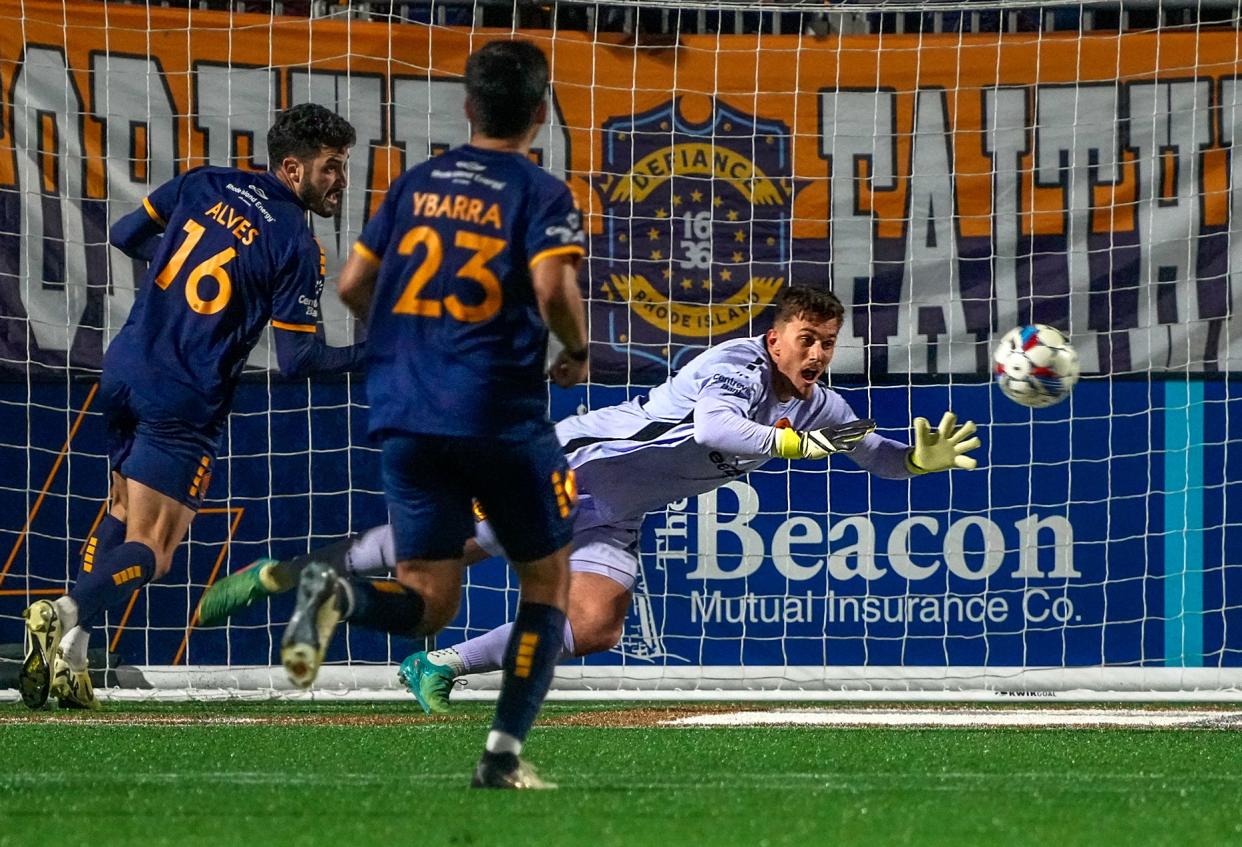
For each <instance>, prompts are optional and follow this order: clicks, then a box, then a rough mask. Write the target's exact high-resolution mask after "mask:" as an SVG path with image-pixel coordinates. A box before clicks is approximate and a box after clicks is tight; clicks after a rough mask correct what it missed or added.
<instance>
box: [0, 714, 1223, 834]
mask: <svg viewBox="0 0 1242 847" xmlns="http://www.w3.org/2000/svg"><path fill="white" fill-rule="evenodd" d="M616 708H617V707H616V706H610V707H602V706H581V705H558V704H550V705H548V706H547V707H546V708H545V711H544V718H545V720H547V721H550V722H551V723H552V724H554V725H550V726H541V727H537V728H536V731H535V734H533V735H532V738H531V740H530V742H529V743H528V746H527V751H528V752H529V754H530V759H531V760H532V761H533V762H535V763H536V764H537V765H538V766H539V769H540V771H541V773H542V774H543V775H545V776H546V777H549V778H551V779H554V780H556V781H558V782H560V783H561V786H562V787H561V790H559V791H550V792H478V791H470V790H468V789H467V788H466V787H465V786H466V783H467V781H468V776H469V772H470V769H471V766H472V765H473V763H474V760H475V758H476V756H477V754H478V751H479V748H480V745H481V743H482V739H483V736H484V733H485V731H486V728H487V725H488V721H489V716H490V712H491V707H490V706H488V705H485V704H463V705H462V706H460V707H459V709H458V711H457V713H456V714H455V715H453V716H451V717H450V718H449V719H441V720H431V719H427V718H424V717H423V716H422V714H421V712H418V711H417V709H416V708H415V707H413V706H410V707H405V706H402V705H393V704H384V705H358V706H348V707H340V706H318V705H304V706H303V705H284V704H266V703H251V704H218V705H217V704H212V705H202V704H187V705H178V706H157V705H142V706H130V705H124V704H111V705H110V708H109V713H110V714H111V715H113V716H126V717H128V718H132V719H133V721H134V722H130V723H124V722H117V723H109V724H100V723H97V722H93V721H91V722H87V723H83V722H82V721H81V717H80V716H78V715H65V714H63V713H62V714H59V715H58V714H55V713H46V714H41V715H38V716H36V722H22V721H24V719H25V718H26V716H28V715H29V713H27V712H25V711H24V710H23V709H22V708H21V707H20V706H14V705H4V706H0V762H3V768H2V769H0V845H4V847H8V845H22V847H26V845H36V844H57V845H60V844H66V845H69V844H75V845H76V844H83V845H97V844H135V845H143V847H147V845H160V844H169V845H197V844H203V845H206V844H211V845H230V844H239V845H240V844H247V845H251V844H253V845H262V844H307V845H310V844H332V845H361V844H377V845H411V847H414V845H419V847H421V845H439V844H444V845H489V844H506V845H515V847H517V845H527V844H537V845H549V847H550V845H589V847H604V845H613V844H627V845H652V847H672V845H681V844H686V845H708V847H732V845H765V844H766V845H778V844H791V845H798V846H799V847H812V846H813V845H820V844H832V845H835V844H843V845H855V844H857V845H890V844H998V845H1000V844H1003V845H1012V844H1032V845H1035V844H1038V845H1042V847H1065V845H1071V844H1090V845H1107V844H1121V845H1137V844H1170V845H1174V844H1175V845H1216V844H1231V843H1232V844H1242V806H1240V802H1242V791H1240V789H1242V733H1240V732H1238V731H1236V730H1140V731H1134V730H1115V729H1109V730H1083V729H1073V730H1048V729H1039V730H1033V729H1023V730H1013V729H1008V730H996V729H992V730H979V729H965V730H962V729H935V730H914V729H807V728H712V729H702V728H696V729H685V728H668V727H657V726H650V727H640V728H632V727H631V728H609V727H603V726H580V725H573V724H574V723H575V722H585V723H598V722H600V720H599V719H602V720H603V722H608V720H609V716H608V712H607V711H605V710H606V709H607V710H615V709H616ZM87 717H88V719H89V718H90V717H91V716H87ZM273 717H274V718H278V719H280V720H277V721H274V722H267V721H268V719H269V718H273ZM239 719H240V720H242V721H262V722H255V723H248V722H233V723H229V722H228V721H237V720H239ZM161 720H168V721H176V723H169V724H156V723H154V722H155V721H161Z"/></svg>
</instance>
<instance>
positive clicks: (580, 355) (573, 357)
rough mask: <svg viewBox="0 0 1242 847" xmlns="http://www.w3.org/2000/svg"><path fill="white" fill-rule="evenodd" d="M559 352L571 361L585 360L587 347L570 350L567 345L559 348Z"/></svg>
mask: <svg viewBox="0 0 1242 847" xmlns="http://www.w3.org/2000/svg"><path fill="white" fill-rule="evenodd" d="M561 354H562V355H564V357H565V358H566V359H569V361H571V362H585V361H586V360H587V348H586V347H583V348H582V349H581V350H570V349H569V348H568V347H566V348H564V349H563V350H561Z"/></svg>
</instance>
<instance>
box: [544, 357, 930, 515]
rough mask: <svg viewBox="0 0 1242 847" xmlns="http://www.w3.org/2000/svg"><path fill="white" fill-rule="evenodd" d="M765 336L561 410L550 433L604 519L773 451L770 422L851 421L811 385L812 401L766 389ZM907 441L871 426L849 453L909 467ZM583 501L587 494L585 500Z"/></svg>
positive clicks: (682, 492)
mask: <svg viewBox="0 0 1242 847" xmlns="http://www.w3.org/2000/svg"><path fill="white" fill-rule="evenodd" d="M772 372H773V365H772V360H771V359H770V358H769V356H768V352H767V345H766V343H765V340H764V336H757V337H754V338H739V339H735V340H733V341H726V342H724V343H722V344H719V345H717V346H715V347H712V348H711V349H710V350H706V351H704V352H703V353H700V354H699V355H698V356H696V357H695V358H694V359H692V360H691V361H690V362H689V363H688V364H687V365H686V366H685V367H684V368H682V369H681V370H680V371H678V372H677V373H676V374H674V375H673V377H672V378H670V379H669V380H668V381H667V382H665V383H663V384H662V385H659V386H657V387H656V388H654V389H653V390H652V391H651V393H650V394H649V395H646V396H643V397H637V398H635V399H633V400H629V401H627V402H625V403H621V404H619V405H616V406H608V407H606V408H602V409H596V410H594V411H591V412H587V413H586V414H585V415H579V416H574V417H569V418H566V419H565V420H563V421H561V422H560V423H558V424H557V425H556V432H557V436H558V437H559V438H560V441H561V444H562V445H563V446H564V448H565V452H566V454H567V456H568V459H569V464H570V466H571V467H572V468H574V470H575V473H576V475H577V479H578V489H579V491H580V492H581V493H582V494H583V495H585V496H586V497H587V498H589V501H590V507H591V508H593V509H594V510H595V512H596V513H597V514H598V519H599V520H600V521H601V522H604V523H620V522H625V521H635V520H640V519H641V518H642V517H643V516H644V515H645V514H647V513H648V512H650V511H653V510H655V509H660V508H663V507H664V506H666V505H667V504H669V503H671V502H673V501H675V500H681V499H683V498H685V497H693V496H695V495H697V494H702V493H704V492H706V491H710V490H712V489H713V488H716V487H717V486H719V485H722V484H724V483H725V482H727V481H728V480H730V479H732V478H735V477H739V476H742V475H743V474H746V473H748V472H750V471H753V470H754V469H755V468H758V467H760V466H762V465H763V464H765V463H766V462H768V461H770V460H771V457H770V455H769V454H770V452H771V449H772V441H773V439H774V438H775V433H776V430H775V426H776V425H777V424H778V423H779V422H781V421H787V422H788V425H789V426H792V427H793V428H794V429H796V430H799V431H802V430H807V429H818V428H820V427H825V426H832V425H839V424H844V423H848V422H850V421H853V420H857V415H855V414H854V413H853V411H851V410H850V408H849V406H848V405H847V404H846V402H845V400H844V399H843V398H842V397H841V396H840V395H839V394H837V393H836V392H835V391H832V390H831V389H829V388H826V387H825V386H822V385H820V386H816V388H815V393H814V395H813V396H812V397H811V398H810V399H809V400H801V399H799V398H797V397H794V398H793V399H791V400H787V401H785V402H781V401H780V400H778V399H777V397H776V394H775V393H774V391H773V390H772V385H771V382H772V379H771V375H772ZM908 449H909V448H908V446H907V445H905V444H902V443H900V442H897V441H893V440H892V439H888V438H884V437H883V436H880V435H876V434H875V433H872V434H870V435H868V436H867V437H866V438H865V439H864V440H863V441H862V442H861V443H860V444H859V446H858V447H857V448H856V449H855V450H854V452H853V453H851V454H850V458H851V459H853V460H854V462H855V463H857V464H858V465H859V466H860V467H862V468H864V469H866V470H868V471H871V472H872V473H875V474H877V475H879V476H883V477H888V478H893V479H904V478H906V477H909V476H910V472H909V471H908V470H907V469H906V464H905V458H906V451H907V450H908ZM584 505H585V503H584Z"/></svg>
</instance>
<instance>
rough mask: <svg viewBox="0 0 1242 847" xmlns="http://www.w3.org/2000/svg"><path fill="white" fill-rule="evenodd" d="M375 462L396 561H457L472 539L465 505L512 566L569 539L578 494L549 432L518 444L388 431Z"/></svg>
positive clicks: (546, 429)
mask: <svg viewBox="0 0 1242 847" xmlns="http://www.w3.org/2000/svg"><path fill="white" fill-rule="evenodd" d="M382 461H383V474H384V494H385V495H386V497H387V500H388V512H389V516H390V519H391V521H392V527H393V541H394V545H395V548H396V550H395V552H396V556H397V561H404V560H406V559H455V558H457V557H458V556H460V555H461V554H462V549H463V548H464V546H465V544H466V540H467V539H469V538H472V537H474V513H473V509H472V502H471V501H472V499H477V500H478V501H479V506H480V507H481V508H482V510H483V511H484V512H486V514H487V516H488V520H489V521H490V522H491V524H492V527H493V529H494V530H495V532H496V535H497V537H498V538H499V539H500V543H501V544H503V545H504V548H505V550H507V551H508V552H509V555H510V556H511V557H512V558H513V561H515V562H531V561H534V560H536V559H542V558H543V557H544V556H548V555H551V554H552V553H555V552H556V551H557V550H559V549H560V548H562V547H564V546H565V545H566V544H568V543H569V542H570V540H571V539H572V538H573V524H574V515H575V512H576V510H577V502H578V492H577V488H576V486H575V484H574V476H573V471H571V470H570V469H569V465H568V463H567V462H566V461H565V454H564V453H563V452H562V450H561V444H560V442H559V441H558V440H557V438H556V431H555V430H553V429H552V427H551V426H550V425H549V426H547V427H543V428H541V430H540V431H538V432H536V433H535V434H534V435H533V436H532V435H525V436H524V437H521V438H488V437H480V436H446V435H410V434H404V433H392V432H390V433H386V434H385V435H384V437H383V458H382Z"/></svg>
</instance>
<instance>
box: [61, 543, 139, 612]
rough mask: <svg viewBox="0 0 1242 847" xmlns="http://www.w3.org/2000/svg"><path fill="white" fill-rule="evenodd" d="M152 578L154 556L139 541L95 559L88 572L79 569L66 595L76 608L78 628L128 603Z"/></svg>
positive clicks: (124, 544)
mask: <svg viewBox="0 0 1242 847" xmlns="http://www.w3.org/2000/svg"><path fill="white" fill-rule="evenodd" d="M154 574H155V552H154V551H153V550H152V549H151V548H150V547H148V546H147V545H145V544H143V543H141V542H139V541H126V542H125V543H123V544H118V545H117V546H116V547H113V548H112V549H111V550H109V551H107V552H106V553H104V554H103V555H102V556H96V557H95V561H94V563H93V564H92V565H91V569H90V570H89V571H88V570H86V568H85V567H83V569H82V572H81V573H79V574H78V581H77V582H76V583H75V584H74V586H73V589H72V590H71V591H70V592H69V599H70V600H72V601H73V602H74V603H75V604H77V608H78V618H77V623H78V625H79V626H92V625H93V624H96V623H98V622H99V620H98V619H99V617H100V616H101V615H102V614H103V612H104V611H106V610H108V609H110V608H112V607H113V606H119V605H120V604H121V603H122V602H124V601H125V600H128V599H129V596H130V595H131V594H133V593H134V590H135V589H137V588H141V587H142V586H144V585H146V584H147V583H148V582H150V581H151V577H152V576H153V575H154Z"/></svg>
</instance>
